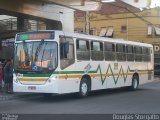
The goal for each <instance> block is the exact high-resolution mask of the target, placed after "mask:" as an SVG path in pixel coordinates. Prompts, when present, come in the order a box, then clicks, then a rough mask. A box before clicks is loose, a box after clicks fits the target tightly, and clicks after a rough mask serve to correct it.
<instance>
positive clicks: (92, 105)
mask: <svg viewBox="0 0 160 120" xmlns="http://www.w3.org/2000/svg"><path fill="white" fill-rule="evenodd" d="M0 113H15V114H109V113H112V114H113V113H135V114H136V113H160V80H159V79H157V80H156V81H154V82H152V83H148V84H145V85H141V86H140V88H139V90H137V91H134V92H131V91H126V89H115V90H103V91H96V92H92V93H91V94H90V95H89V96H88V97H87V98H85V99H78V98H77V97H75V94H69V95H62V96H53V97H51V98H50V99H47V98H44V97H43V96H42V95H41V94H12V95H10V94H8V95H7V94H1V95H0Z"/></svg>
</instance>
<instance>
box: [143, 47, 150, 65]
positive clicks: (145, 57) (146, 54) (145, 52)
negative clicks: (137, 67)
mask: <svg viewBox="0 0 160 120" xmlns="http://www.w3.org/2000/svg"><path fill="white" fill-rule="evenodd" d="M142 54H143V55H142V57H143V61H144V62H148V61H149V49H148V48H147V47H143V49H142Z"/></svg>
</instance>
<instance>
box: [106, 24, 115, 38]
mask: <svg viewBox="0 0 160 120" xmlns="http://www.w3.org/2000/svg"><path fill="white" fill-rule="evenodd" d="M105 36H107V37H113V26H109V27H108V28H107V32H106V35H105Z"/></svg>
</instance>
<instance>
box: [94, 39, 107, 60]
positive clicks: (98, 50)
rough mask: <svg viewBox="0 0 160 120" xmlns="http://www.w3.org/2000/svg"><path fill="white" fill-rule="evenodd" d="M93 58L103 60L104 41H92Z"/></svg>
mask: <svg viewBox="0 0 160 120" xmlns="http://www.w3.org/2000/svg"><path fill="white" fill-rule="evenodd" d="M91 58H92V60H103V59H104V55H103V43H102V42H97V41H91Z"/></svg>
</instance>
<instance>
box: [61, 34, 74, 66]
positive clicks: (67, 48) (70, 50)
mask: <svg viewBox="0 0 160 120" xmlns="http://www.w3.org/2000/svg"><path fill="white" fill-rule="evenodd" d="M74 61H75V57H74V42H73V39H72V38H71V37H64V36H61V37H60V66H61V69H64V68H66V67H68V66H70V65H72V64H73V63H74Z"/></svg>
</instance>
